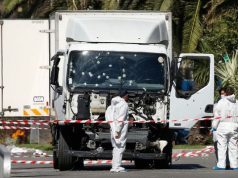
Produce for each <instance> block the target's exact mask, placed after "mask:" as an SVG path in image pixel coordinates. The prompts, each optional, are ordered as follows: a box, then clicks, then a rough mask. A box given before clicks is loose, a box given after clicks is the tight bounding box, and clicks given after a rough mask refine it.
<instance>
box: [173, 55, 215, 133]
mask: <svg viewBox="0 0 238 178" xmlns="http://www.w3.org/2000/svg"><path fill="white" fill-rule="evenodd" d="M176 67H177V71H176V75H175V77H174V84H173V86H172V89H171V96H170V113H169V116H170V117H169V119H170V120H171V121H170V122H169V127H170V128H178V129H179V128H191V127H192V126H193V125H194V124H195V123H196V121H195V120H194V119H197V118H202V117H204V116H206V113H205V107H206V106H207V105H209V104H213V102H214V56H213V55H212V54H181V55H180V57H179V59H178V60H177V63H176ZM185 119H189V120H190V121H182V120H185ZM172 120H173V121H172Z"/></svg>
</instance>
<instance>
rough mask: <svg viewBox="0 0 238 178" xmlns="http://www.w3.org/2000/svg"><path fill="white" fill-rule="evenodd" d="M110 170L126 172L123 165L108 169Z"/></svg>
mask: <svg viewBox="0 0 238 178" xmlns="http://www.w3.org/2000/svg"><path fill="white" fill-rule="evenodd" d="M110 172H127V170H126V169H125V168H124V167H118V168H112V169H110Z"/></svg>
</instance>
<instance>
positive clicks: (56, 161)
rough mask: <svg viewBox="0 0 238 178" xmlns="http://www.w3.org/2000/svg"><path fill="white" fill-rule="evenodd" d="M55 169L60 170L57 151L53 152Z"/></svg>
mask: <svg viewBox="0 0 238 178" xmlns="http://www.w3.org/2000/svg"><path fill="white" fill-rule="evenodd" d="M53 167H54V169H59V159H58V156H57V153H56V151H53Z"/></svg>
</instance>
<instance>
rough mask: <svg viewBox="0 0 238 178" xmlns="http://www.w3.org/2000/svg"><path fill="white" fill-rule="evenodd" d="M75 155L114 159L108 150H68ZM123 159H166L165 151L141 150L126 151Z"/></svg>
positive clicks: (85, 157) (88, 157)
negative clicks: (146, 151)
mask: <svg viewBox="0 0 238 178" xmlns="http://www.w3.org/2000/svg"><path fill="white" fill-rule="evenodd" d="M67 154H70V155H71V156H74V157H79V158H84V159H112V151H109V150H106V151H103V152H100V153H99V152H97V151H75V150H72V151H68V152H67ZM123 159H125V160H135V159H145V160H151V159H154V160H155V159H156V160H163V159H166V154H165V153H140V152H129V151H125V152H124V153H123Z"/></svg>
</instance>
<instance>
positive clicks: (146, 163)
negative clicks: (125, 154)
mask: <svg viewBox="0 0 238 178" xmlns="http://www.w3.org/2000/svg"><path fill="white" fill-rule="evenodd" d="M135 167H136V169H148V168H152V167H153V160H144V159H136V160H135Z"/></svg>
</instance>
